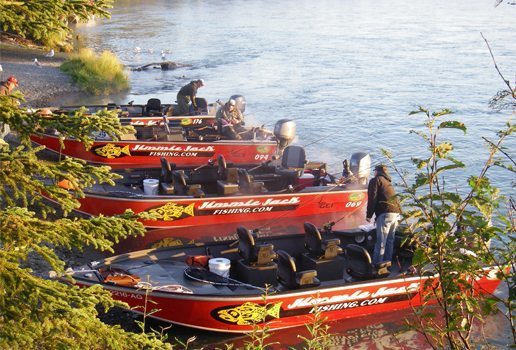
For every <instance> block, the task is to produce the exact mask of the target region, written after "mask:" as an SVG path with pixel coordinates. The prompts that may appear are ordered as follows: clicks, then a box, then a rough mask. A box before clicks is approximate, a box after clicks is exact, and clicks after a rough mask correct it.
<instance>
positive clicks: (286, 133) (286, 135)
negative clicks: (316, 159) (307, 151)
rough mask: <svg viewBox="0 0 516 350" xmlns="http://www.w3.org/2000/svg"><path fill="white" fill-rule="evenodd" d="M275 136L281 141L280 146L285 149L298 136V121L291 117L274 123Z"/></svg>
mask: <svg viewBox="0 0 516 350" xmlns="http://www.w3.org/2000/svg"><path fill="white" fill-rule="evenodd" d="M274 136H275V137H276V139H277V140H278V142H279V148H280V149H284V148H285V147H287V146H288V145H289V144H290V143H291V142H292V141H294V138H295V137H296V123H295V122H294V121H293V120H290V119H280V120H278V121H277V122H276V125H274Z"/></svg>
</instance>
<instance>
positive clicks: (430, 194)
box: [384, 107, 515, 349]
mask: <svg viewBox="0 0 516 350" xmlns="http://www.w3.org/2000/svg"><path fill="white" fill-rule="evenodd" d="M450 113H451V111H450V110H447V109H444V110H441V111H438V112H434V113H430V112H429V111H428V110H426V109H424V108H421V107H420V108H419V110H417V111H414V112H411V113H410V115H414V114H424V115H425V116H426V119H425V122H424V125H425V127H426V131H425V132H422V131H412V133H414V134H416V135H419V136H420V137H421V139H422V140H423V141H424V143H425V144H426V148H427V150H428V153H429V155H428V156H427V157H426V158H422V159H413V163H414V165H415V166H416V169H417V170H416V173H415V180H414V181H412V182H410V181H409V180H407V178H406V177H405V176H404V175H403V174H401V172H400V171H399V170H397V168H396V167H395V166H394V167H395V169H396V171H397V172H398V174H400V176H401V177H402V180H403V188H404V191H403V193H402V194H401V195H400V199H401V202H402V203H403V205H404V208H406V210H405V212H404V214H403V215H404V219H405V221H406V223H407V224H408V226H409V231H410V233H411V235H412V237H413V244H414V245H415V246H416V247H417V249H416V251H415V255H414V260H413V261H414V263H415V264H417V265H419V268H420V270H421V271H428V270H430V271H432V272H433V273H437V274H438V275H439V276H440V281H439V283H435V282H433V281H427V282H426V284H425V287H426V294H425V295H424V300H425V303H426V302H430V301H431V300H437V303H438V307H439V309H440V310H441V311H442V314H443V315H444V320H443V322H440V321H439V318H437V319H436V318H435V317H434V316H435V315H434V312H433V311H432V310H431V309H429V308H427V306H428V305H426V304H425V307H423V310H422V311H421V313H419V322H418V326H417V327H418V330H419V331H421V332H423V333H424V334H425V335H426V336H427V337H428V338H429V339H430V340H431V341H430V343H431V344H436V346H437V348H450V349H470V348H471V344H470V339H469V335H470V332H471V328H472V325H473V322H474V320H482V318H483V315H484V313H485V312H486V311H493V306H494V302H493V300H494V299H495V298H494V297H493V296H489V295H488V296H479V295H477V294H476V293H475V284H474V283H473V281H475V280H476V279H478V278H481V277H482V276H483V275H484V274H485V273H486V272H485V271H484V270H483V269H482V268H483V267H484V266H493V265H494V266H498V267H500V268H501V272H500V274H503V276H500V277H502V278H503V279H504V280H506V281H508V282H509V285H510V286H511V289H513V288H514V275H513V273H514V266H513V270H512V272H510V274H507V269H504V264H506V263H508V262H512V263H513V264H514V261H515V260H514V258H515V256H514V251H515V249H514V221H513V220H508V219H507V213H506V212H503V211H502V210H500V201H501V200H503V199H504V197H503V196H501V194H500V191H499V190H498V189H497V188H495V187H493V186H492V185H491V183H490V181H489V179H488V178H487V177H486V173H487V170H488V169H489V168H490V167H491V166H493V165H495V164H496V163H495V161H494V160H495V155H496V154H497V153H498V152H499V150H501V149H502V143H503V141H505V139H506V138H507V137H509V136H510V135H512V133H513V131H514V127H513V126H512V125H511V124H510V123H508V124H507V127H506V128H505V129H504V130H502V131H500V132H499V133H498V140H497V141H496V142H490V141H489V144H490V147H489V148H490V151H491V152H490V155H489V157H488V159H487V161H486V163H485V166H484V167H483V169H482V171H481V173H480V174H479V176H472V177H470V178H469V179H468V185H469V188H470V189H469V192H467V193H458V192H457V191H449V190H448V189H447V188H445V186H444V183H445V175H448V176H452V174H453V171H454V170H455V169H460V168H464V164H463V163H462V162H460V161H458V160H456V159H454V158H453V157H452V152H453V145H452V143H451V142H440V141H439V137H440V136H441V135H440V134H441V132H443V130H445V129H457V130H461V131H463V132H464V133H465V132H466V127H465V125H464V124H462V123H460V122H457V121H453V120H446V121H441V122H438V120H440V119H442V118H443V117H445V116H447V115H449V114H450ZM384 155H385V156H386V157H387V158H389V160H391V162H392V157H391V155H390V154H389V153H388V152H384ZM509 159H510V157H509ZM498 163H502V161H499V162H498ZM492 222H496V223H497V225H496V226H493V225H492ZM492 240H498V241H499V242H507V241H508V240H510V243H509V244H508V245H503V244H499V248H498V251H497V254H494V250H493V249H492V248H491V247H490V242H491V241H492ZM511 280H512V285H511V283H510V281H511ZM510 298H512V300H511V299H509V300H505V301H504V302H505V304H506V306H508V308H509V310H511V305H513V302H514V293H513V296H512V297H510ZM510 314H512V311H511V313H510ZM513 329H514V327H513Z"/></svg>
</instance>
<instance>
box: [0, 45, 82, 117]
mask: <svg viewBox="0 0 516 350" xmlns="http://www.w3.org/2000/svg"><path fill="white" fill-rule="evenodd" d="M46 54H47V52H46V51H44V50H42V49H36V48H25V47H20V46H18V45H16V44H13V43H10V42H5V41H2V42H1V43H0V64H1V65H2V71H1V72H0V80H1V81H4V80H6V79H7V77H9V76H10V75H14V76H15V77H16V78H17V79H18V82H19V85H18V90H19V91H20V92H22V93H23V95H24V96H25V99H26V102H25V103H24V104H25V105H27V106H30V107H36V108H38V107H45V106H48V105H49V104H52V103H53V102H54V101H57V100H59V98H60V97H65V96H70V95H71V94H79V93H81V90H80V89H79V88H78V87H77V86H75V85H74V83H73V82H72V79H71V78H70V76H68V75H66V74H65V73H63V72H62V71H61V70H60V69H59V66H60V65H61V64H62V63H63V62H64V61H65V59H66V58H67V55H66V54H63V53H56V54H55V55H54V56H53V57H47V56H46ZM35 58H37V60H38V62H39V63H40V65H39V66H38V65H36V64H35V63H34V59H35Z"/></svg>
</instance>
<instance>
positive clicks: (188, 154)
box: [149, 152, 198, 157]
mask: <svg viewBox="0 0 516 350" xmlns="http://www.w3.org/2000/svg"><path fill="white" fill-rule="evenodd" d="M197 154H198V153H197V152H149V156H151V157H197Z"/></svg>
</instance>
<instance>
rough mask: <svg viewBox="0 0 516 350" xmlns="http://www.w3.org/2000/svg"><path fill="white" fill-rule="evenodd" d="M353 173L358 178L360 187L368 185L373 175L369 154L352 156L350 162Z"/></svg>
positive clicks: (361, 153)
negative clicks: (371, 174) (370, 176)
mask: <svg viewBox="0 0 516 350" xmlns="http://www.w3.org/2000/svg"><path fill="white" fill-rule="evenodd" d="M349 167H350V169H351V172H352V173H353V174H354V175H355V177H356V178H357V181H358V183H359V184H360V185H367V180H368V179H369V174H370V173H371V157H370V156H369V154H368V153H365V152H358V153H353V154H352V155H351V159H350V162H349Z"/></svg>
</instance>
